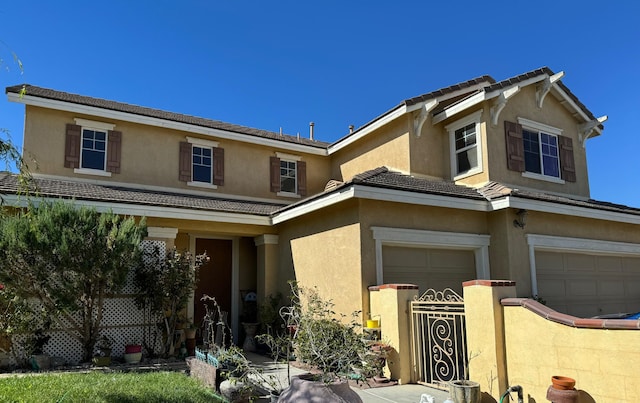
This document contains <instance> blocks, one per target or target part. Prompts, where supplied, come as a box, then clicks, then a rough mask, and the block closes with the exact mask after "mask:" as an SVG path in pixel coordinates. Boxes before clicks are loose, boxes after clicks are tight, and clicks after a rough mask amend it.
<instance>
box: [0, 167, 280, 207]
mask: <svg viewBox="0 0 640 403" xmlns="http://www.w3.org/2000/svg"><path fill="white" fill-rule="evenodd" d="M34 185H35V186H34V187H35V188H36V190H35V191H34V193H37V194H38V195H39V196H44V197H51V198H65V199H71V198H74V199H77V200H87V201H101V202H111V203H122V204H138V205H146V206H160V207H173V208H179V209H189V210H205V211H212V212H213V211H216V212H224V213H240V214H252V215H259V216H269V215H270V214H271V213H273V212H274V211H276V210H278V209H279V208H282V207H283V206H285V204H284V203H282V204H281V203H267V202H257V201H245V200H236V199H228V198H222V197H215V196H199V195H192V194H184V193H178V192H175V193H174V192H158V191H153V190H143V189H132V188H127V187H123V186H117V185H98V184H93V183H86V182H76V181H67V180H61V179H44V178H35V179H34ZM18 186H19V185H18V182H17V180H16V177H15V175H11V174H2V173H0V194H16V193H17V192H18V190H19V188H18Z"/></svg>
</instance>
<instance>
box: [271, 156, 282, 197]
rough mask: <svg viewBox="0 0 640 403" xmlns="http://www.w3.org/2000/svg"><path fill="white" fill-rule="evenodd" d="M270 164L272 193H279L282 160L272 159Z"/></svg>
mask: <svg viewBox="0 0 640 403" xmlns="http://www.w3.org/2000/svg"><path fill="white" fill-rule="evenodd" d="M269 164H270V165H269V166H270V169H269V171H270V172H271V191H272V192H275V193H277V192H279V191H280V158H278V157H271V159H270V160H269Z"/></svg>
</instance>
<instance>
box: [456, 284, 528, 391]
mask: <svg viewBox="0 0 640 403" xmlns="http://www.w3.org/2000/svg"><path fill="white" fill-rule="evenodd" d="M462 286H463V292H464V312H465V318H466V329H467V351H468V355H469V358H471V360H470V362H469V379H470V380H472V381H475V382H478V383H480V389H481V390H482V391H483V392H486V393H490V394H491V396H493V398H495V399H496V400H498V399H499V398H500V394H501V393H502V392H504V391H505V390H506V389H507V388H508V387H509V379H508V374H507V361H506V356H505V339H504V312H503V310H502V305H501V304H500V300H501V299H503V298H512V297H515V296H516V283H515V281H501V280H472V281H467V282H465V283H463V284H462Z"/></svg>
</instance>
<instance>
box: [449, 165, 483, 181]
mask: <svg viewBox="0 0 640 403" xmlns="http://www.w3.org/2000/svg"><path fill="white" fill-rule="evenodd" d="M479 173H482V169H481V168H474V169H472V170H470V171H467V172H465V173H463V174H460V175H458V176H454V177H453V180H454V181H457V180H460V179H464V178H468V177H470V176H473V175H477V174H479Z"/></svg>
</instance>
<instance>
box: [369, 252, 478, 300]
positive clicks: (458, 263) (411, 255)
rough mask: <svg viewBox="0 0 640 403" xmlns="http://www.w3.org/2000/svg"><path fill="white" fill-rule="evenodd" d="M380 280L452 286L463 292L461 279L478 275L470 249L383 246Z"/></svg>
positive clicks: (434, 287)
mask: <svg viewBox="0 0 640 403" xmlns="http://www.w3.org/2000/svg"><path fill="white" fill-rule="evenodd" d="M382 262H383V281H384V283H386V284H390V283H404V284H415V285H417V286H419V287H420V292H421V293H423V292H424V291H426V290H427V289H429V288H433V289H434V290H437V291H439V290H443V289H444V288H451V289H453V290H454V291H455V292H457V293H458V294H460V295H462V283H463V282H464V281H468V280H473V279H475V278H477V275H476V264H475V255H474V252H473V251H472V250H460V249H429V248H409V247H401V246H383V247H382Z"/></svg>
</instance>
